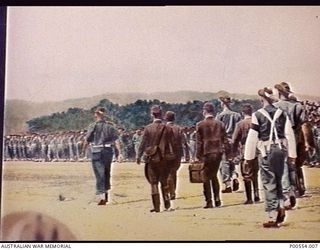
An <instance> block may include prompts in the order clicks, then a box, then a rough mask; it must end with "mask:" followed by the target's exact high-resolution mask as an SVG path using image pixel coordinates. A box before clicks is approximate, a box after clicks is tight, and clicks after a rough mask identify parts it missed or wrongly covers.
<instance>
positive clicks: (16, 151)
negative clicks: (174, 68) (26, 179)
mask: <svg viewBox="0 0 320 250" xmlns="http://www.w3.org/2000/svg"><path fill="white" fill-rule="evenodd" d="M143 130H144V128H143V127H142V128H139V129H136V130H130V131H126V130H125V129H123V128H118V134H119V139H118V141H119V145H120V151H121V152H118V150H117V149H115V152H114V153H115V154H114V155H115V156H114V159H113V161H118V162H120V163H121V162H128V161H135V159H136V154H137V152H138V148H139V145H140V142H141V139H142V135H143ZM86 132H87V131H86V130H82V131H68V132H59V133H42V134H40V133H26V134H15V135H8V136H5V138H4V157H3V158H4V160H5V161H35V162H66V161H70V162H75V161H78V162H87V161H90V160H91V148H90V146H89V147H86V146H85V145H84V142H85V136H86ZM183 135H184V143H183V158H182V162H189V161H192V160H194V157H195V143H196V133H195V126H191V127H184V128H183Z"/></svg>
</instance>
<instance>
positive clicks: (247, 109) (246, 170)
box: [232, 103, 260, 204]
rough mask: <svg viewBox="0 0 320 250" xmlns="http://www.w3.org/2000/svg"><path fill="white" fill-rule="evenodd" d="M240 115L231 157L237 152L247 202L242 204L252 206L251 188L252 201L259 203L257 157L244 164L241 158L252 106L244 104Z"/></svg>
mask: <svg viewBox="0 0 320 250" xmlns="http://www.w3.org/2000/svg"><path fill="white" fill-rule="evenodd" d="M241 113H242V115H243V120H241V121H240V122H238V123H237V124H236V128H235V130H234V133H233V136H232V148H233V155H236V154H237V151H239V155H240V168H241V174H242V177H243V181H244V188H245V193H246V197H247V200H246V201H245V203H244V204H253V199H252V187H253V194H254V201H255V202H259V201H260V197H259V185H258V172H259V162H258V157H257V156H256V157H255V158H254V159H253V160H251V161H247V162H246V164H245V161H244V158H243V156H244V155H243V153H244V146H245V143H246V139H247V136H248V132H249V129H250V126H251V115H252V106H251V105H250V104H249V103H244V104H243V105H242V106H241ZM238 149H239V150H238ZM251 184H252V185H251Z"/></svg>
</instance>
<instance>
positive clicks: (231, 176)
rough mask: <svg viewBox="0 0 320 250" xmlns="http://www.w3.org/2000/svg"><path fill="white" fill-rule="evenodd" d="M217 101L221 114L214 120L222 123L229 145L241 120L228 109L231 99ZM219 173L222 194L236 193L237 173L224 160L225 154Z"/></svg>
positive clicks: (229, 163) (232, 165) (230, 164)
mask: <svg viewBox="0 0 320 250" xmlns="http://www.w3.org/2000/svg"><path fill="white" fill-rule="evenodd" d="M219 101H220V103H221V107H222V112H220V113H219V114H218V115H217V117H216V119H217V120H219V121H221V122H223V123H224V126H225V130H226V134H227V137H228V141H229V144H230V143H231V140H232V134H233V132H234V129H235V127H236V123H237V122H239V121H240V120H241V115H240V114H239V113H237V112H234V111H232V110H231V109H230V104H231V98H230V97H229V96H228V95H224V96H220V97H219ZM220 171H221V175H222V181H223V183H224V184H225V189H224V190H222V193H232V190H233V191H237V190H238V189H239V181H238V179H237V178H238V173H237V172H236V171H235V164H234V163H233V161H230V160H228V159H226V156H225V154H224V155H223V156H222V161H221V168H220ZM231 180H232V188H231Z"/></svg>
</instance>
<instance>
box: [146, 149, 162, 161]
mask: <svg viewBox="0 0 320 250" xmlns="http://www.w3.org/2000/svg"><path fill="white" fill-rule="evenodd" d="M144 153H145V154H146V156H147V161H148V162H150V163H159V162H160V161H161V159H162V156H161V151H160V148H159V146H158V145H155V146H150V147H147V148H146V150H145V151H144Z"/></svg>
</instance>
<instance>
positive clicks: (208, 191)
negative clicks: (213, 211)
mask: <svg viewBox="0 0 320 250" xmlns="http://www.w3.org/2000/svg"><path fill="white" fill-rule="evenodd" d="M203 195H204V197H205V199H206V205H205V206H204V207H203V208H205V209H206V208H213V204H212V194H211V187H210V181H207V182H205V183H203Z"/></svg>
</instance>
